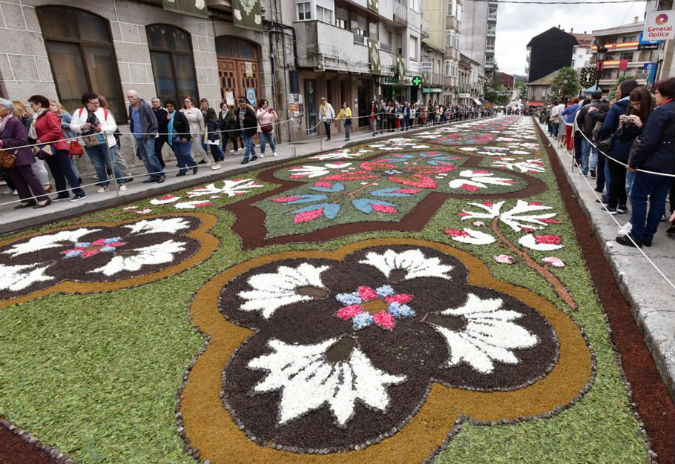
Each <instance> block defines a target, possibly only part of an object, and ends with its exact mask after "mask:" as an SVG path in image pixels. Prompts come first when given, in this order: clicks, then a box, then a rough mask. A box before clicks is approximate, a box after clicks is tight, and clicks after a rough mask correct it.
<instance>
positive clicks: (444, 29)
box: [422, 0, 463, 104]
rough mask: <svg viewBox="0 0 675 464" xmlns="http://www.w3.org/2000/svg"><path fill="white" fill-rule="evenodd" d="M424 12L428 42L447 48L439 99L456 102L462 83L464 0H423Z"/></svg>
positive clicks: (444, 49)
mask: <svg viewBox="0 0 675 464" xmlns="http://www.w3.org/2000/svg"><path fill="white" fill-rule="evenodd" d="M422 10H423V16H424V19H425V20H426V21H428V22H429V39H428V43H429V45H431V46H432V47H435V48H436V49H441V50H443V51H444V57H443V70H442V74H443V92H442V93H441V95H439V96H438V98H437V99H436V100H437V101H439V102H445V103H451V104H456V102H457V88H458V84H459V60H460V57H459V55H460V53H459V48H460V37H461V34H460V29H461V24H462V14H463V13H462V3H461V0H423V3H422Z"/></svg>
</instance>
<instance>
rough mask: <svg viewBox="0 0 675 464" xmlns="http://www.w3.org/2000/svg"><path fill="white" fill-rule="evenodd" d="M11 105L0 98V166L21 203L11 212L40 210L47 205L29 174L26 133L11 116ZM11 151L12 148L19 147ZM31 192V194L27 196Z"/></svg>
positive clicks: (30, 156) (44, 194) (42, 189)
mask: <svg viewBox="0 0 675 464" xmlns="http://www.w3.org/2000/svg"><path fill="white" fill-rule="evenodd" d="M13 110H14V104H13V103H12V102H11V101H9V100H6V99H4V98H0V162H1V163H2V165H3V168H5V169H6V170H7V173H8V174H9V176H10V178H11V180H12V182H13V183H14V185H15V186H16V190H17V192H18V193H19V198H20V199H21V203H20V204H19V205H18V206H15V209H19V208H28V207H30V206H33V207H36V208H43V207H45V206H47V205H49V204H51V202H52V200H51V199H50V198H49V197H48V196H47V192H45V190H44V188H42V185H41V184H40V181H38V179H37V177H35V173H34V172H33V168H32V167H31V166H32V165H33V161H35V156H33V151H32V150H31V149H30V148H29V147H26V146H24V145H27V144H28V131H27V130H26V127H25V126H24V125H23V124H22V123H21V121H20V120H19V119H18V118H16V117H15V116H14V114H13V112H12V111H13ZM22 146H23V148H19V149H17V150H11V148H12V147H22ZM31 191H32V193H31Z"/></svg>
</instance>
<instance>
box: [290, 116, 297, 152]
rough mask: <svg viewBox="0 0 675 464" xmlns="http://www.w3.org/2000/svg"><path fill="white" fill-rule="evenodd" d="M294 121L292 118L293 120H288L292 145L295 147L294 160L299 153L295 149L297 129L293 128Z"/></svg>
mask: <svg viewBox="0 0 675 464" xmlns="http://www.w3.org/2000/svg"><path fill="white" fill-rule="evenodd" d="M293 121H294V118H291V119H289V120H288V127H289V129H288V130H289V132H290V134H291V144H292V145H293V158H295V157H296V155H297V151H296V148H295V128H294V127H293Z"/></svg>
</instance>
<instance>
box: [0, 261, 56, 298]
mask: <svg viewBox="0 0 675 464" xmlns="http://www.w3.org/2000/svg"><path fill="white" fill-rule="evenodd" d="M48 267H49V266H43V267H37V266H36V265H35V264H25V265H21V264H20V265H17V266H7V265H5V264H0V275H2V279H0V290H9V291H12V292H16V291H19V290H23V289H24V288H27V287H30V286H31V285H33V284H34V283H36V282H46V281H49V280H54V277H52V276H49V275H46V274H45V271H46V270H47V268H48Z"/></svg>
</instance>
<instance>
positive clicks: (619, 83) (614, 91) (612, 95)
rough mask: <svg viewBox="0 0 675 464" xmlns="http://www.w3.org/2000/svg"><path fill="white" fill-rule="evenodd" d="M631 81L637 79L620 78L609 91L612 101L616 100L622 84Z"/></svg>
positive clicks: (632, 77) (633, 77)
mask: <svg viewBox="0 0 675 464" xmlns="http://www.w3.org/2000/svg"><path fill="white" fill-rule="evenodd" d="M631 79H635V76H619V78H618V79H617V80H616V83H615V84H614V85H613V86H612V88H611V89H609V93H608V94H607V95H608V96H609V98H610V99H612V98H614V96H615V95H616V89H618V88H619V86H620V85H621V83H622V82H625V81H629V80H631Z"/></svg>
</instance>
